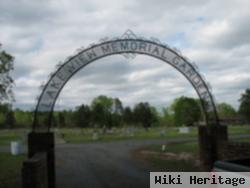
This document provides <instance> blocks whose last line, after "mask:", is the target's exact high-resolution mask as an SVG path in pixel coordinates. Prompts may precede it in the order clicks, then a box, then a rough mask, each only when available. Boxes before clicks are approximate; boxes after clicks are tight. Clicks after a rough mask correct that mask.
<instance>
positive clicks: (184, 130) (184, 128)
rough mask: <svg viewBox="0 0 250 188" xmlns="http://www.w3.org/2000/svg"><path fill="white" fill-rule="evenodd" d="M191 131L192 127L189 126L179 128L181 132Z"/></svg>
mask: <svg viewBox="0 0 250 188" xmlns="http://www.w3.org/2000/svg"><path fill="white" fill-rule="evenodd" d="M189 132H190V129H189V127H180V128H179V133H185V134H186V133H189Z"/></svg>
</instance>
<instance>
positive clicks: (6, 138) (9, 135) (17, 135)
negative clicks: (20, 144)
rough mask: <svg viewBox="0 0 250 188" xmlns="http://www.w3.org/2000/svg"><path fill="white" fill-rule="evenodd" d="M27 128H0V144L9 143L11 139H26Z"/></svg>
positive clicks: (5, 144)
mask: <svg viewBox="0 0 250 188" xmlns="http://www.w3.org/2000/svg"><path fill="white" fill-rule="evenodd" d="M27 132H28V130H22V129H10V130H0V146H7V145H10V142H11V141H20V140H23V141H24V140H25V139H27V136H26V135H27Z"/></svg>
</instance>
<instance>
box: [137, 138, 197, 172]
mask: <svg viewBox="0 0 250 188" xmlns="http://www.w3.org/2000/svg"><path fill="white" fill-rule="evenodd" d="M161 147H162V146H161V145H151V146H147V147H145V148H142V150H143V151H145V150H146V151H153V152H156V153H158V155H157V154H156V155H146V156H141V157H142V158H144V159H145V160H146V162H147V163H148V164H149V165H150V166H151V167H152V168H153V170H157V171H172V172H181V171H184V172H197V171H201V168H200V167H199V166H196V165H194V161H190V160H189V161H187V160H177V159H171V158H170V159H169V158H164V157H162V154H163V153H164V152H170V153H175V154H181V153H183V152H185V153H189V154H192V155H193V157H194V159H197V158H198V143H197V142H188V143H172V144H168V145H166V150H165V151H162V150H161Z"/></svg>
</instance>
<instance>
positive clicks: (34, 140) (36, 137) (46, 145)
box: [28, 132, 56, 188]
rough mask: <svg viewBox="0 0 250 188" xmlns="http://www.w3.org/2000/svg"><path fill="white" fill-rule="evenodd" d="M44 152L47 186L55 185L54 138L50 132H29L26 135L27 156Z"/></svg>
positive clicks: (52, 187)
mask: <svg viewBox="0 0 250 188" xmlns="http://www.w3.org/2000/svg"><path fill="white" fill-rule="evenodd" d="M40 152H44V153H46V159H47V161H46V163H47V171H48V173H47V176H48V177H47V179H48V188H55V187H56V179H55V177H56V176H55V138H54V133H52V132H44V133H38V132H31V133H29V135H28V158H29V159H30V158H32V157H33V156H34V155H35V154H37V153H40Z"/></svg>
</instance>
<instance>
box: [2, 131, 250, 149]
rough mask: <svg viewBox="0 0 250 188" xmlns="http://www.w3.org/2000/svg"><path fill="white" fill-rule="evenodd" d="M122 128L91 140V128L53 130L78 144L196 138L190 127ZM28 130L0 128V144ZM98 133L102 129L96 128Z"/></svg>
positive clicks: (244, 132)
mask: <svg viewBox="0 0 250 188" xmlns="http://www.w3.org/2000/svg"><path fill="white" fill-rule="evenodd" d="M122 129H123V128H116V129H114V130H115V133H114V134H99V135H100V136H99V138H98V139H97V140H93V138H92V132H93V129H91V128H85V129H79V128H64V129H56V131H55V132H57V133H58V135H64V137H63V139H64V140H65V141H66V142H67V143H72V144H78V143H85V142H93V141H95V142H96V141H97V142H100V141H119V140H146V139H169V138H188V137H194V138H197V134H198V131H197V128H196V127H192V128H191V132H190V133H188V134H180V133H179V132H178V128H176V127H152V128H150V129H149V130H148V131H145V129H143V128H137V129H136V131H135V133H134V135H133V136H128V135H124V134H123V131H122ZM161 130H165V131H166V134H165V135H164V136H162V135H160V131H161ZM29 131H30V130H27V129H26V130H25V129H13V130H0V146H3V145H5V146H7V145H9V144H10V142H11V141H15V140H23V139H24V137H25V135H26V134H27V133H28V132H29ZM97 131H98V132H99V133H100V132H102V129H97ZM228 132H229V135H241V134H250V126H229V129H228Z"/></svg>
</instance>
